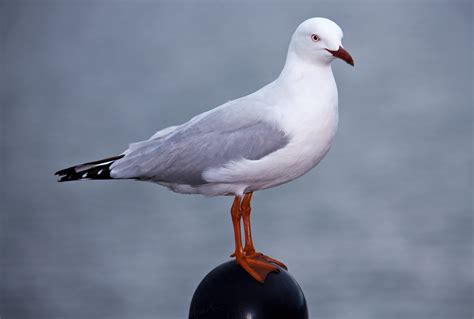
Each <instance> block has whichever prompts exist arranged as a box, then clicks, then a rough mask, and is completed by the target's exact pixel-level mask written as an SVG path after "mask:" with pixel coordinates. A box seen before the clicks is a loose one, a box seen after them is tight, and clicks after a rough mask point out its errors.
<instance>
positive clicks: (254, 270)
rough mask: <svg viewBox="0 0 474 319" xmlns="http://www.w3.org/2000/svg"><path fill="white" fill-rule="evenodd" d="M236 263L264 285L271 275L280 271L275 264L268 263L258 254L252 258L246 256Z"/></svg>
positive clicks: (237, 259)
mask: <svg viewBox="0 0 474 319" xmlns="http://www.w3.org/2000/svg"><path fill="white" fill-rule="evenodd" d="M235 261H236V262H237V264H239V265H240V266H241V267H242V268H244V270H245V271H246V272H247V273H248V274H249V275H250V276H252V277H253V278H254V279H255V280H257V281H258V282H260V283H262V284H263V283H264V282H265V279H266V278H267V276H268V274H269V273H271V272H279V271H280V270H279V269H278V267H277V266H275V264H272V263H270V262H268V261H267V260H265V258H263V257H262V255H258V254H255V255H252V256H245V255H244V256H242V257H240V258H236V259H235Z"/></svg>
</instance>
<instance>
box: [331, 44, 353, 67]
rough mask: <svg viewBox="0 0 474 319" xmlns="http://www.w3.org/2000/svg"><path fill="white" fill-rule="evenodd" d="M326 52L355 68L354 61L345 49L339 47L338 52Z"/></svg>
mask: <svg viewBox="0 0 474 319" xmlns="http://www.w3.org/2000/svg"><path fill="white" fill-rule="evenodd" d="M326 51H328V52H329V53H331V54H332V55H333V56H335V57H336V58H339V59H341V60H344V61H346V62H347V63H349V64H350V65H352V66H354V60H353V59H352V57H351V55H350V54H349V52H347V51H346V50H345V49H344V48H343V47H341V46H340V47H339V49H338V50H337V51H333V50H329V49H326Z"/></svg>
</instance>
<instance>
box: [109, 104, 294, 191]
mask: <svg viewBox="0 0 474 319" xmlns="http://www.w3.org/2000/svg"><path fill="white" fill-rule="evenodd" d="M234 120H235V119H234ZM191 122H192V121H191ZM287 143H288V137H287V136H286V135H285V133H284V132H283V131H282V130H279V129H277V128H275V127H274V125H272V124H270V123H268V122H266V121H264V120H261V119H260V120H258V119H250V118H249V117H247V118H240V119H237V120H236V121H232V120H229V119H228V117H227V115H226V114H225V115H224V116H223V114H222V112H214V113H210V114H207V115H206V116H204V117H201V118H200V119H198V120H197V121H195V122H192V123H190V124H188V125H183V126H181V127H179V128H178V129H176V130H175V131H174V132H173V133H171V134H169V135H168V136H166V137H165V138H162V139H155V140H149V141H145V142H141V143H140V147H137V148H135V149H134V150H132V151H131V152H129V153H127V154H126V156H125V157H124V158H122V159H120V160H119V161H116V162H115V163H114V164H113V166H112V175H113V176H114V177H116V178H135V179H140V180H151V181H157V182H167V183H179V184H187V185H201V184H205V183H206V181H205V180H204V179H203V177H202V173H203V172H204V170H206V169H207V168H211V167H212V168H215V167H221V166H223V165H224V164H226V163H227V162H229V161H232V160H238V159H242V158H245V159H250V160H258V159H260V158H262V157H264V156H266V155H268V154H270V153H272V152H274V151H276V150H278V149H280V148H282V147H284V146H285V145H286V144H287Z"/></svg>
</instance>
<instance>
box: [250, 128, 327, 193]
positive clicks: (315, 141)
mask: <svg viewBox="0 0 474 319" xmlns="http://www.w3.org/2000/svg"><path fill="white" fill-rule="evenodd" d="M334 133H335V129H334V130H330V131H328V132H327V134H323V135H321V134H320V135H318V136H317V137H312V138H311V137H309V136H308V137H305V138H304V139H302V140H300V141H298V142H295V143H294V144H290V145H288V147H287V148H285V149H284V150H281V152H280V153H279V154H278V153H277V152H275V153H274V154H271V155H269V156H268V158H267V159H266V160H267V162H268V163H263V162H262V163H261V164H262V171H263V172H264V173H263V174H262V175H263V176H261V180H260V181H255V182H254V183H252V184H251V185H249V189H248V190H247V191H253V190H257V189H264V188H269V187H274V186H277V185H281V184H283V183H287V182H289V181H292V180H294V179H295V178H298V177H300V176H302V175H304V174H306V173H307V172H308V171H310V170H311V169H312V168H314V167H315V166H316V165H318V163H319V162H320V161H321V160H322V159H323V158H324V156H325V155H326V154H327V152H328V151H329V149H330V148H331V144H332V140H333V137H334Z"/></svg>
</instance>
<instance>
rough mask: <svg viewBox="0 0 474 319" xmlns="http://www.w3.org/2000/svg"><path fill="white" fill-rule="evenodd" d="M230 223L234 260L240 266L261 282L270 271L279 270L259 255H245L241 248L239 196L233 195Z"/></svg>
mask: <svg viewBox="0 0 474 319" xmlns="http://www.w3.org/2000/svg"><path fill="white" fill-rule="evenodd" d="M230 212H231V216H232V225H233V226H234V239H235V252H234V254H233V255H234V256H235V261H236V262H237V264H239V265H240V266H242V268H244V269H245V271H246V272H248V273H249V274H250V275H251V276H252V277H253V278H254V279H255V280H257V281H259V282H261V283H263V282H264V281H265V278H267V275H268V274H269V273H271V272H272V271H277V272H278V271H279V270H278V268H277V267H275V266H274V265H272V264H270V263H268V262H266V261H264V260H262V259H261V258H259V257H260V256H257V255H255V256H246V255H245V254H244V249H243V248H242V239H241V232H240V219H241V218H242V211H241V210H240V196H235V198H234V203H233V204H232V208H231V211H230Z"/></svg>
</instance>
